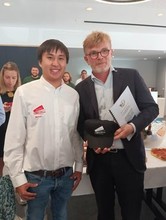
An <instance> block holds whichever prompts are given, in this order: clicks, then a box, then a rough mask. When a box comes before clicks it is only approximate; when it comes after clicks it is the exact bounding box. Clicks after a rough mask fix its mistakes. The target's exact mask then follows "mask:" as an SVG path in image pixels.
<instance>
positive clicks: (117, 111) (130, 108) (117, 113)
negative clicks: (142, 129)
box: [109, 86, 140, 140]
mask: <svg viewBox="0 0 166 220" xmlns="http://www.w3.org/2000/svg"><path fill="white" fill-rule="evenodd" d="M109 111H110V113H111V115H112V117H113V118H114V120H115V121H116V122H117V123H118V124H119V126H122V125H124V124H126V123H128V122H129V121H130V120H132V118H133V117H134V116H137V115H138V114H139V113H140V111H139V109H138V106H137V104H136V102H135V100H134V97H133V95H132V93H131V91H130V89H129V87H128V86H127V87H126V89H125V90H124V91H123V93H122V94H121V95H120V97H119V98H118V100H117V101H116V102H115V103H114V105H113V106H112V107H111V108H110V110H109ZM132 136H133V135H131V136H130V137H129V136H128V138H127V139H128V140H130V139H131V137H132Z"/></svg>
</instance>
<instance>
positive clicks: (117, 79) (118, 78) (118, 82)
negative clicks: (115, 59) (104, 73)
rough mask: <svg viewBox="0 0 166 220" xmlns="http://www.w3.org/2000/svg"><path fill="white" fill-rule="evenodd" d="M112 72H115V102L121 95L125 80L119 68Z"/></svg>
mask: <svg viewBox="0 0 166 220" xmlns="http://www.w3.org/2000/svg"><path fill="white" fill-rule="evenodd" d="M112 74H113V99H114V102H116V100H117V99H118V98H119V96H120V95H121V87H122V83H123V80H122V78H121V74H120V72H119V70H116V71H112Z"/></svg>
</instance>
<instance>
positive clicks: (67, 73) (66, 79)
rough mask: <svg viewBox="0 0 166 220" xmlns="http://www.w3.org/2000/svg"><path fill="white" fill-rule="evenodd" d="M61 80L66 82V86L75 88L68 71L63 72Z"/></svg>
mask: <svg viewBox="0 0 166 220" xmlns="http://www.w3.org/2000/svg"><path fill="white" fill-rule="evenodd" d="M63 81H64V83H66V84H67V85H68V86H70V87H72V88H75V85H74V83H72V78H71V75H70V73H69V72H64V74H63Z"/></svg>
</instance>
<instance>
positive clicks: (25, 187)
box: [16, 183, 38, 201]
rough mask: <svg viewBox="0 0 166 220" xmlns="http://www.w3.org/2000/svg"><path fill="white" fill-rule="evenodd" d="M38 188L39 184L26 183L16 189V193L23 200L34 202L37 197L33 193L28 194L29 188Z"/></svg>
mask: <svg viewBox="0 0 166 220" xmlns="http://www.w3.org/2000/svg"><path fill="white" fill-rule="evenodd" d="M36 186H38V184H35V183H25V184H23V185H21V186H18V187H16V192H17V193H18V195H19V196H20V198H21V199H22V200H26V201H28V200H32V199H35V197H36V193H31V192H28V191H27V190H28V188H29V187H36Z"/></svg>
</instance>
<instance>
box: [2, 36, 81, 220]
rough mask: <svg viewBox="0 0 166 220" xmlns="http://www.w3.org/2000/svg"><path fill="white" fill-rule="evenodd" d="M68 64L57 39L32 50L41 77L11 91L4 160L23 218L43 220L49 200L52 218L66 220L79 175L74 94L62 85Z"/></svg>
mask: <svg viewBox="0 0 166 220" xmlns="http://www.w3.org/2000/svg"><path fill="white" fill-rule="evenodd" d="M68 60H69V52H68V49H67V47H66V46H65V45H64V44H63V43H62V42H61V41H59V40H55V39H50V40H46V41H44V42H43V43H42V44H41V45H40V46H39V48H38V61H39V65H40V67H41V69H42V76H41V78H40V79H39V80H36V81H35V82H33V83H27V84H25V85H22V86H20V87H19V88H18V89H17V91H16V93H15V97H14V101H13V107H12V113H11V117H10V120H9V124H8V129H7V133H6V138H5V153H4V161H5V165H6V166H5V167H6V168H7V170H8V171H9V175H10V178H11V180H12V183H13V185H14V187H15V189H16V192H17V193H18V194H19V196H20V198H21V199H22V200H26V201H27V214H26V215H27V216H26V217H27V218H26V219H28V220H34V219H36V220H43V219H44V214H45V209H46V207H47V205H48V203H49V199H50V198H51V212H52V218H53V220H67V210H66V209H67V202H68V200H69V198H70V196H71V194H72V191H73V190H75V189H76V187H77V186H78V184H79V182H80V180H81V177H82V169H83V159H82V157H83V148H82V139H81V137H80V136H79V134H78V132H77V121H78V115H79V108H80V107H79V95H78V93H77V92H76V91H75V90H74V89H72V88H71V87H69V86H68V85H66V84H65V83H64V82H63V74H64V72H65V69H66V66H67V63H68ZM73 166H74V171H73Z"/></svg>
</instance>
